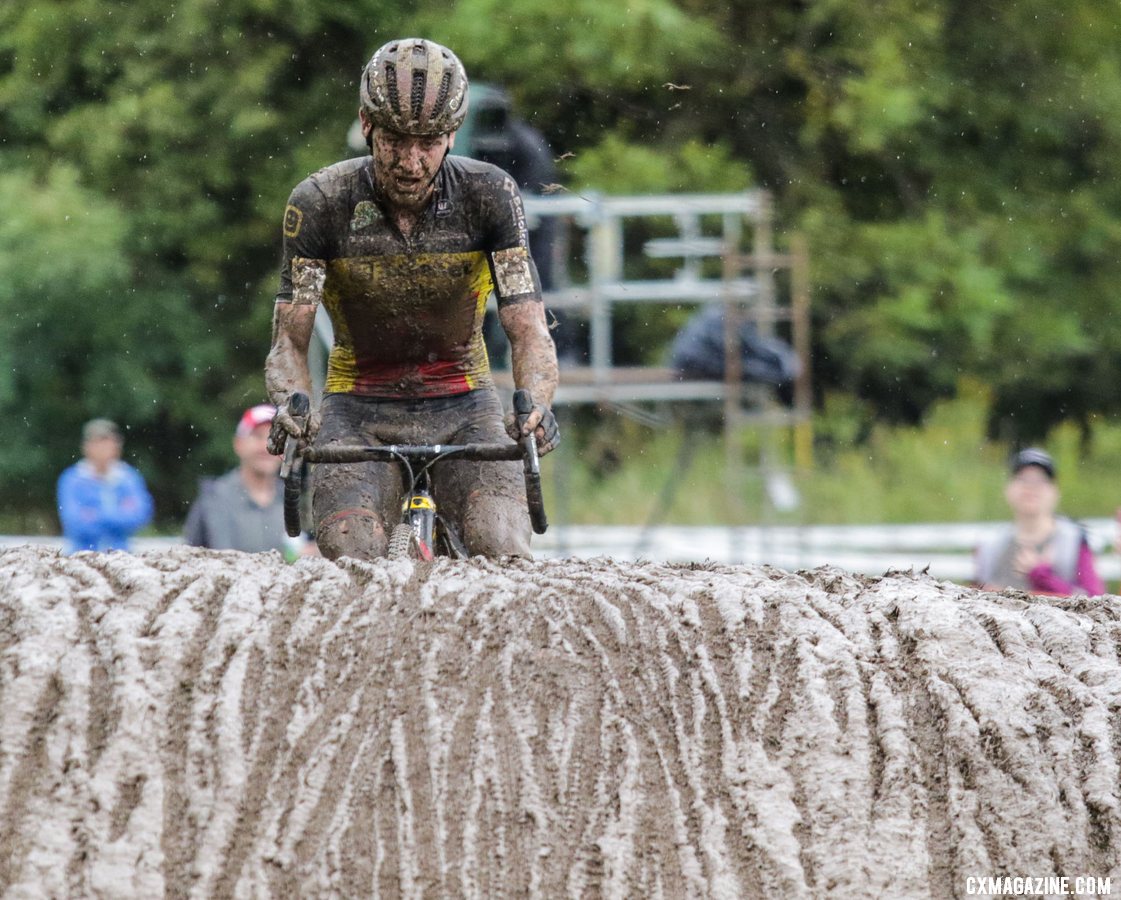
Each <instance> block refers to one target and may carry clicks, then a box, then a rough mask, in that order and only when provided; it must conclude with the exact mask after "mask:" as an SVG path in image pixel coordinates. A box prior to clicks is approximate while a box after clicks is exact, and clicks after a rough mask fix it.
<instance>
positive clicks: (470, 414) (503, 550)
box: [433, 390, 532, 558]
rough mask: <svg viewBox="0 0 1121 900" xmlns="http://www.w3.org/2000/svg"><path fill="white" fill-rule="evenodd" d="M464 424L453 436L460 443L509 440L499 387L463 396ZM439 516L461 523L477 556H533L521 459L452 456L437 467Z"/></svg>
mask: <svg viewBox="0 0 1121 900" xmlns="http://www.w3.org/2000/svg"><path fill="white" fill-rule="evenodd" d="M457 419H458V422H459V423H460V424H459V427H458V428H457V430H456V431H455V433H454V434H453V435H452V436H451V438H449V440H450V441H453V442H455V443H457V444H468V443H505V442H507V441H509V440H510V439H509V437H508V436H507V435H506V429H505V428H504V427H503V425H502V403H501V401H499V399H498V395H497V394H496V393H495V392H494V391H488V390H478V391H472V392H471V393H470V394H465V395H463V400H462V402H461V404H460V409H459V411H458V413H457ZM433 482H434V485H433V487H434V490H435V492H436V498H437V502H438V503H439V506H440V515H441V516H442V517H444V518H446V519H450V520H451V521H452V522H453V523H454V524H455V525H456V527H457V528H458V530H459V534H460V537H461V538H462V539H463V543H464V544H465V545H466V546H467V552H468V553H469V554H471V555H472V556H475V555H482V556H492V557H493V556H522V557H526V558H530V557H532V554H531V553H530V549H529V536H530V530H531V529H530V524H529V512H528V510H527V507H526V500H525V478H524V475H523V474H522V464H521V463H520V462H470V461H467V460H455V459H449V460H445V461H443V462H441V463H440V464H439V466H438V467H436V469H435V471H434V472H433Z"/></svg>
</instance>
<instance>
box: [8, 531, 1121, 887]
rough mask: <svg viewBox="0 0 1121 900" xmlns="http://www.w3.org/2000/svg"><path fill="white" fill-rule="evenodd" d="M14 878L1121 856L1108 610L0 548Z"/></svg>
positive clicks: (682, 872) (729, 872)
mask: <svg viewBox="0 0 1121 900" xmlns="http://www.w3.org/2000/svg"><path fill="white" fill-rule="evenodd" d="M0 701H2V702H0V894H6V895H11V896H18V897H29V898H30V897H58V896H82V897H106V898H109V897H111V898H128V897H138V898H140V897H143V898H149V897H156V896H167V897H183V898H193V897H241V896H259V897H266V896H271V897H293V898H294V897H319V896H369V897H437V896H464V897H487V898H491V897H542V898H546V897H548V898H551V897H566V896H571V897H578V896H605V897H636V896H642V897H719V898H723V897H727V898H741V897H743V898H754V897H773V896H784V897H853V896H893V897H959V896H963V895H964V884H965V878H966V877H967V876H969V875H977V876H986V875H993V874H999V873H1001V872H1007V873H1010V874H1032V875H1037V876H1045V875H1048V874H1054V875H1068V876H1070V875H1085V874H1090V875H1095V876H1098V877H1112V878H1115V879H1118V880H1121V862H1119V860H1121V795H1119V791H1118V787H1117V785H1118V782H1119V781H1121V768H1119V760H1121V606H1119V602H1118V600H1117V599H1116V598H1101V599H1094V600H1085V599H1083V600H1031V599H1028V598H1026V597H1024V596H1023V595H1019V594H1015V593H1007V594H999V595H998V594H983V593H979V592H975V591H970V590H966V589H963V588H957V587H954V586H951V585H946V584H940V583H937V582H935V581H933V580H931V579H929V578H926V577H924V576H915V575H912V574H910V573H889V574H888V575H886V576H884V577H882V578H874V579H867V578H859V577H856V576H852V575H847V574H844V573H841V572H838V571H836V570H830V569H819V570H814V571H810V572H799V573H788V572H782V571H779V570H775V569H770V568H766V567H730V566H718V565H712V564H699V565H692V566H665V565H656V564H652V563H637V564H630V563H615V562H612V561H609V560H602V559H600V560H583V561H581V560H553V561H547V562H526V561H517V562H511V563H509V564H502V563H497V562H488V561H485V560H481V559H475V560H471V561H468V562H464V563H453V562H450V561H438V562H436V563H434V564H430V565H421V566H413V565H412V564H410V563H407V562H394V563H389V562H385V563H380V564H372V563H358V562H354V561H344V562H343V563H341V564H340V565H335V564H333V563H330V562H327V561H325V560H302V561H300V562H298V563H296V564H295V565H292V566H287V565H284V564H283V563H282V562H281V560H280V558H279V557H278V556H275V555H263V556H249V555H245V554H239V553H228V552H227V553H214V552H209V551H202V550H193V549H189V548H177V549H175V550H171V551H166V552H164V553H160V554H146V555H141V556H127V555H120V554H113V555H97V554H79V555H77V556H74V557H70V558H65V557H60V556H58V555H57V553H55V552H54V551H49V550H45V549H42V548H30V547H26V548H16V549H13V550H6V551H4V552H3V553H0Z"/></svg>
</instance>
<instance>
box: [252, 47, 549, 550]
mask: <svg viewBox="0 0 1121 900" xmlns="http://www.w3.org/2000/svg"><path fill="white" fill-rule="evenodd" d="M359 95H360V100H361V103H360V107H359V116H360V120H361V123H362V133H363V135H364V137H365V138H366V142H367V146H368V147H369V148H370V155H367V156H362V157H359V158H356V159H350V160H346V161H344V162H340V163H336V164H335V165H332V166H329V167H327V168H325V169H323V170H321V171H319V172H317V173H315V174H314V175H311V176H310V177H308V178H306V179H304V180H303V181H302V182H300V184H299V185H297V186H296V188H295V190H293V192H292V194H291V196H290V198H289V201H288V206H287V208H286V209H285V213H284V221H283V233H284V254H283V265H282V270H281V277H280V290H279V292H278V293H277V297H276V305H275V308H274V314H273V337H272V349H271V350H270V352H269V356H268V359H267V361H266V364H265V379H266V385H267V387H268V391H269V396H270V398H271V399H272V401H273V403H275V404H276V405H277V407H278V410H279V412H278V414H277V422H278V423H279V424H280V426H281V427H282V428H283V429H284V431H285V432H286V433H287V434H288V435H292V436H294V437H297V438H299V439H301V440H303V441H305V442H310V441H311V440H313V439H315V440H316V443H317V446H329V445H331V444H336V443H374V444H377V443H381V444H389V443H444V444H446V443H469V442H494V441H498V440H504V439H505V438H504V434H509V435H510V436H511V437H517V436H519V435H520V434H521V433H524V434H527V435H528V434H533V435H534V436H535V438H536V441H537V445H538V449H539V452H540V453H542V454H544V453H548V452H549V451H550V450H552V449H553V448H554V447H555V446H556V445H557V443H558V441H559V432H558V429H557V424H556V419H555V417H554V416H553V413H552V410H551V405H552V400H553V394H554V392H555V391H556V386H557V360H556V350H555V348H554V346H553V341H552V338H551V337H550V335H549V331H548V328H547V326H546V322H545V311H544V305H543V303H542V299H541V288H540V281H539V279H538V275H537V271H536V268H535V266H534V263H533V260H532V258H531V257H530V254H529V245H528V237H527V227H526V219H525V212H524V209H523V207H522V201H521V196H520V194H519V192H518V188H517V186H516V185H515V183H514V181H513V179H511V178H510V176H509V175H507V174H506V173H505V172H504V171H502V170H501V169H499V168H497V167H495V166H492V165H489V164H487V163H482V162H478V161H476V160H471V159H466V158H463V157H455V156H449V155H448V153H449V151H450V150H451V148H452V146H453V145H454V143H455V132H456V129H457V128H459V126H460V125H461V124H462V122H463V119H464V116H465V115H466V112H467V76H466V73H465V71H464V69H463V65H462V64H461V63H460V61H459V59H458V58H457V57H456V56H455V54H453V53H452V52H451V51H450V50H448V49H447V48H446V47H442V46H440V45H439V44H435V43H433V42H431V41H427V40H422V39H418V38H410V39H406V40H397V41H390V42H389V43H387V44H385V45H384V46H383V47H381V48H380V49H379V50H378V51H377V52H376V53H375V54H374V55H373V57H372V58H371V60H370V62H369V63H368V64H367V65H366V67H365V70H364V71H363V73H362V79H361V87H360V91H359ZM492 290H493V291H494V293H495V295H496V297H497V302H498V310H499V319H500V321H501V323H502V326H503V328H504V329H505V331H506V334H507V337H508V338H509V341H510V348H511V367H512V369H513V376H514V383H515V386H516V387H517V388H520V389H524V390H527V391H529V393H530V395H531V397H532V398H533V412H532V413H531V414H530V415H529V417H528V418H527V419H526V420H525V422H524V427H521V428H519V426H518V425H517V423H515V422H514V420H513V417H512V416H510V417H507V419H506V421H505V423H504V421H503V416H502V406H501V402H500V401H499V398H498V395H497V393H496V391H495V389H494V383H493V380H492V378H491V374H490V366H489V362H488V360H487V355H486V349H485V345H484V342H483V335H482V322H483V314H484V311H485V304H486V300H487V297H488V295H489V294H490V292H491V291H492ZM321 302H322V303H323V304H324V306H325V308H326V309H327V312H328V313H329V315H330V317H331V322H332V325H333V326H334V333H335V346H334V347H333V348H332V350H331V353H330V357H329V361H328V369H327V381H326V387H325V390H324V395H323V400H322V402H321V404H320V406H319V408H318V409H317V410H313V411H312V414H311V415H310V416H309V417H308V421H307V422H306V423H303V425H302V426H301V423H300V422H299V421H298V420H297V419H296V418H295V417H293V416H292V415H291V414H290V413H289V412H288V410H287V407H286V405H287V401H288V398H289V396H290V395H291V394H292V393H293V392H295V391H300V392H303V393H306V394H308V395H309V396H310V395H311V390H310V388H311V383H310V377H309V372H308V362H307V350H308V344H309V341H310V339H311V335H312V330H313V324H314V318H315V311H316V308H317V306H318V305H319V304H320V303H321ZM273 449H274V451H276V450H279V448H278V447H274V448H273ZM433 481H434V489H435V491H436V493H437V495H438V496H439V497H440V508H441V513H442V515H444V516H445V517H447V518H449V519H450V520H451V521H453V522H455V523H456V524H457V525H458V526H459V530H460V532H461V536H462V538H463V541H464V543H465V545H466V547H467V550H468V552H470V553H472V554H483V555H487V556H501V555H507V554H510V555H519V556H528V555H529V534H530V525H529V519H528V515H527V511H526V503H525V492H524V490H525V489H524V482H523V479H522V474H521V468H520V463H517V462H483V463H479V462H465V461H454V460H447V461H444V462H441V463H440V464H439V465H438V466H437V467H436V468H435V469H434V470H433ZM400 495H401V477H400V473H399V472H397V471H396V470H395V467H393V466H389V465H385V464H383V463H358V464H332V465H328V466H320V467H318V469H317V470H316V473H315V477H314V491H313V500H312V514H313V517H314V520H315V531H316V537H317V539H318V541H319V548H320V550H321V552H322V553H323V555H324V556H327V557H329V558H331V559H335V558H338V557H340V556H353V557H358V558H371V557H376V556H381V555H384V553H385V551H386V548H387V542H388V534H389V533H390V532H391V531H392V527H393V525H394V524H395V523H396V522H397V521H399V519H400V508H399V504H400Z"/></svg>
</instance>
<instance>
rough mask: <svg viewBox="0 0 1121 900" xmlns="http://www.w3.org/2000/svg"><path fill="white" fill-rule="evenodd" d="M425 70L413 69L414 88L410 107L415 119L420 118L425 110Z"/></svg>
mask: <svg viewBox="0 0 1121 900" xmlns="http://www.w3.org/2000/svg"><path fill="white" fill-rule="evenodd" d="M426 80H427V79H426V78H425V74H424V72H418V71H416V70H413V90H412V96H411V97H410V98H409V99H410V101H411V102H410V108H411V112H412V114H413V118H414V119H419V118H420V116H421V113H423V112H424V83H425V81H426Z"/></svg>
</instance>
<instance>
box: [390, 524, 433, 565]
mask: <svg viewBox="0 0 1121 900" xmlns="http://www.w3.org/2000/svg"><path fill="white" fill-rule="evenodd" d="M387 555H388V556H389V558H390V559H422V560H429V559H432V550H431V549H430V548H428V547H426V546H425V545H424V544H423V543H422V542H421V540H420V538H419V537H418V536H417V533H416V529H414V528H413V526H412V525H410V524H409V523H408V522H402V523H401V524H399V525H398V526H397V527H396V528H394V529H393V533H392V534H391V535H390V536H389V553H388V554H387Z"/></svg>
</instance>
